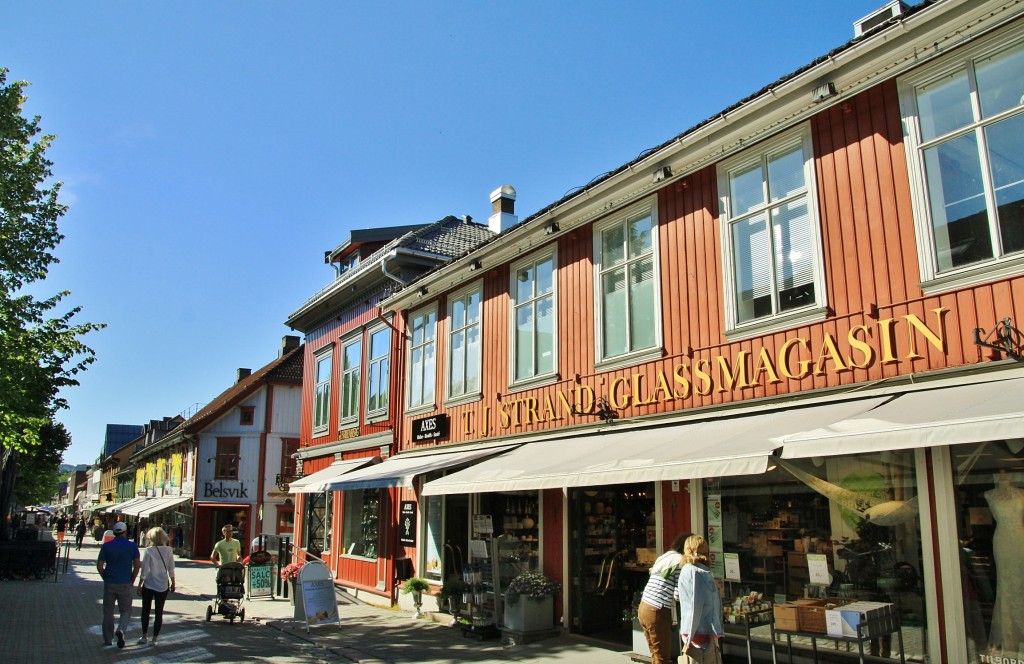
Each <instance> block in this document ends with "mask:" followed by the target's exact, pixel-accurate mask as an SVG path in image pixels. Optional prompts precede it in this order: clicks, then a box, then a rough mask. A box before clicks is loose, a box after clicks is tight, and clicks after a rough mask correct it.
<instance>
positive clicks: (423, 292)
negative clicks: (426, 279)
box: [420, 286, 427, 295]
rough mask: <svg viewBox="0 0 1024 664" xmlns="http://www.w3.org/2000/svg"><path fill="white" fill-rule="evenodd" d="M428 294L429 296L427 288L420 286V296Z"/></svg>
mask: <svg viewBox="0 0 1024 664" xmlns="http://www.w3.org/2000/svg"><path fill="white" fill-rule="evenodd" d="M426 294H427V287H426V286H420V295H426Z"/></svg>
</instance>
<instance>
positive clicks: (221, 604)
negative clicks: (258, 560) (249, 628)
mask: <svg viewBox="0 0 1024 664" xmlns="http://www.w3.org/2000/svg"><path fill="white" fill-rule="evenodd" d="M243 599H245V567H243V566H242V565H241V564H240V563H224V564H223V565H221V566H220V569H218V570H217V596H216V597H214V598H213V604H210V605H208V606H207V607H206V620H207V621H209V620H210V619H211V618H213V614H215V613H216V614H217V615H220V616H224V617H226V618H227V619H228V622H232V623H233V622H235V618H236V617H237V618H238V619H239V620H245V609H244V608H242V600H243Z"/></svg>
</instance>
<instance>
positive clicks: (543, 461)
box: [423, 398, 884, 496]
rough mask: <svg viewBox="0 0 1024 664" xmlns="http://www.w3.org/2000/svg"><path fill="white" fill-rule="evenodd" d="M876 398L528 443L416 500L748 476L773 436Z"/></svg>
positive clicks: (764, 458)
mask: <svg viewBox="0 0 1024 664" xmlns="http://www.w3.org/2000/svg"><path fill="white" fill-rule="evenodd" d="M882 401H884V398H877V399H857V400H853V401H843V402H835V403H825V404H818V405H809V406H804V407H791V408H787V409H784V410H781V409H780V410H774V411H764V410H755V411H750V410H748V411H745V412H743V413H742V414H735V415H733V416H730V417H725V416H722V417H718V418H716V419H706V420H698V421H693V422H686V423H681V424H674V425H670V426H664V427H659V428H656V429H638V428H633V429H623V430H620V431H609V432H604V433H599V434H591V435H586V436H578V437H575V438H562V439H555V440H547V441H542V442H536V443H528V444H526V445H523V446H522V447H519V448H517V449H515V450H512V451H511V452H507V453H505V454H502V455H501V456H498V457H495V458H493V459H488V460H487V461H484V462H482V463H479V464H477V465H475V466H473V467H472V468H469V469H467V470H463V471H461V472H458V473H453V474H452V475H448V476H447V477H442V478H440V479H437V480H434V481H433V482H428V483H427V484H426V485H425V486H424V488H423V493H424V495H428V496H430V495H443V494H453V493H481V492H486V491H516V490H527V489H554V488H561V487H578V486H600V485H605V484H628V483H633V482H651V481H659V480H681V479H690V478H696V477H727V476H735V475H753V474H757V473H763V472H765V471H766V470H767V469H768V462H769V460H770V458H771V456H772V454H773V453H774V451H775V450H776V449H778V448H779V447H781V446H782V442H781V440H780V439H781V437H782V436H784V435H786V434H790V433H793V432H796V431H803V430H805V429H807V428H809V427H815V426H819V425H821V424H825V423H828V422H834V421H836V420H839V419H842V418H844V417H848V416H850V415H853V414H856V413H860V412H863V411H865V410H867V409H869V408H872V407H874V406H876V405H878V404H879V403H881V402H882Z"/></svg>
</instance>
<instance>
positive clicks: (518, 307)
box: [509, 254, 555, 383]
mask: <svg viewBox="0 0 1024 664" xmlns="http://www.w3.org/2000/svg"><path fill="white" fill-rule="evenodd" d="M511 279H512V284H511V287H510V289H509V292H510V293H511V294H512V303H511V304H512V382H513V383H519V382H523V381H529V380H531V379H534V378H539V377H543V376H550V375H552V374H554V372H555V256H554V254H547V255H544V256H540V257H536V258H530V259H528V260H526V261H524V262H522V263H518V264H516V265H514V266H513V267H512V276H511Z"/></svg>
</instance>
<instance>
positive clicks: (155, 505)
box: [133, 496, 192, 518]
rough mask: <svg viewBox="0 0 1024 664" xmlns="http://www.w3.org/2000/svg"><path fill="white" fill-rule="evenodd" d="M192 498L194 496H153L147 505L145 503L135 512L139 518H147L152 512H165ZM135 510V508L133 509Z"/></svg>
mask: <svg viewBox="0 0 1024 664" xmlns="http://www.w3.org/2000/svg"><path fill="white" fill-rule="evenodd" d="M191 499H192V496H164V497H163V498H153V499H151V500H149V501H148V502H147V503H146V504H145V505H143V506H142V507H141V508H140V509H139V510H138V511H137V512H135V515H136V516H138V517H139V518H146V517H148V516H150V515H151V514H156V513H157V512H163V511H164V510H169V509H171V508H172V507H175V506H176V505H180V504H181V503H183V502H185V501H186V500H191ZM133 511H135V510H134V509H133Z"/></svg>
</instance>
